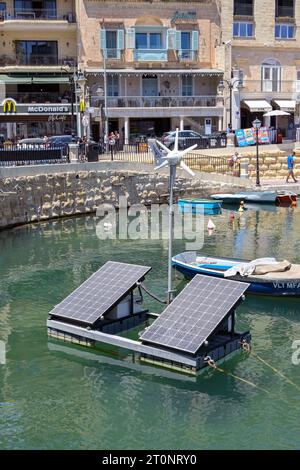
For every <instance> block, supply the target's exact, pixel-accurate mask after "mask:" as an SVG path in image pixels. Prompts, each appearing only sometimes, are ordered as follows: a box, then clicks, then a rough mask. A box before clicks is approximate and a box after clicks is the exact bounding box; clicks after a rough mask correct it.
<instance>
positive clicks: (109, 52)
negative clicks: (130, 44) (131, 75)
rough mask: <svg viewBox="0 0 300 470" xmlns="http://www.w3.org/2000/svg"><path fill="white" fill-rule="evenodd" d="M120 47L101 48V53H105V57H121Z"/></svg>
mask: <svg viewBox="0 0 300 470" xmlns="http://www.w3.org/2000/svg"><path fill="white" fill-rule="evenodd" d="M121 53H122V51H121V49H109V48H107V49H105V50H102V54H105V56H106V59H108V60H109V59H121Z"/></svg>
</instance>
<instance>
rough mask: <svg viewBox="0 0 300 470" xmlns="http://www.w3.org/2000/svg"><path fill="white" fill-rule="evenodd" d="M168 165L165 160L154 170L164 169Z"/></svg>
mask: <svg viewBox="0 0 300 470" xmlns="http://www.w3.org/2000/svg"><path fill="white" fill-rule="evenodd" d="M168 165H169V163H168V160H165V161H164V162H163V163H161V164H160V165H158V166H156V167H155V168H154V170H160V169H161V168H163V167H165V166H168Z"/></svg>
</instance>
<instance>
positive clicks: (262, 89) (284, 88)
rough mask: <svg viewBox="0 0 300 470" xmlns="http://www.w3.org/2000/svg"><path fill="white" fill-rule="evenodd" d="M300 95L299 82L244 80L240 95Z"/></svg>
mask: <svg viewBox="0 0 300 470" xmlns="http://www.w3.org/2000/svg"><path fill="white" fill-rule="evenodd" d="M272 92H274V93H286V94H288V93H300V80H244V81H243V88H242V89H241V93H242V94H243V93H272Z"/></svg>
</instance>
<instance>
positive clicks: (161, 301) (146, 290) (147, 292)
mask: <svg viewBox="0 0 300 470" xmlns="http://www.w3.org/2000/svg"><path fill="white" fill-rule="evenodd" d="M138 286H140V287H141V288H142V289H143V290H144V291H145V292H146V294H148V295H149V296H150V297H152V299H154V300H157V302H160V303H161V304H167V301H166V300H161V299H160V298H159V297H157V296H156V295H155V294H152V292H150V291H149V290H148V289H147V287H145V286H144V284H142V283H139V284H138Z"/></svg>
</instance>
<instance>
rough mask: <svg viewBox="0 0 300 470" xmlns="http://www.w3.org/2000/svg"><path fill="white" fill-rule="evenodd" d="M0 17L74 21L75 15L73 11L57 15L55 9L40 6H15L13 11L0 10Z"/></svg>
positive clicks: (5, 18)
mask: <svg viewBox="0 0 300 470" xmlns="http://www.w3.org/2000/svg"><path fill="white" fill-rule="evenodd" d="M0 18H2V20H64V21H67V22H68V23H75V22H76V15H75V13H74V12H68V13H65V14H63V15H58V14H57V12H56V11H55V9H41V8H31V9H23V8H22V9H18V8H16V9H15V11H14V12H13V13H11V12H9V11H6V10H4V11H1V12H0Z"/></svg>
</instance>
